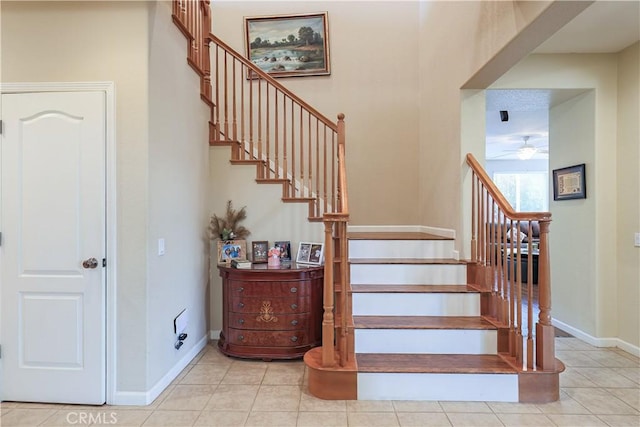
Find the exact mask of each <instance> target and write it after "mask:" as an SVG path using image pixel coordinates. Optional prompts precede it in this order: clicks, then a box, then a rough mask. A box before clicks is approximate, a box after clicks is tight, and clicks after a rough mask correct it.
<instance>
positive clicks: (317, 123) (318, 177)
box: [314, 119, 320, 217]
mask: <svg viewBox="0 0 640 427" xmlns="http://www.w3.org/2000/svg"><path fill="white" fill-rule="evenodd" d="M314 121H315V122H316V171H315V173H314V175H315V177H316V195H315V199H316V202H315V216H316V217H319V216H320V127H319V126H320V124H319V122H318V119H315V120H314Z"/></svg>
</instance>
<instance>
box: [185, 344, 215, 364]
mask: <svg viewBox="0 0 640 427" xmlns="http://www.w3.org/2000/svg"><path fill="white" fill-rule="evenodd" d="M210 350H211V345H205V346H204V348H203V349H202V350H200V351H199V352H198V354H196V355H195V357H194V358H193V359H191V361H190V362H189V364H190V365H195V364H196V363H198V362H199V361H200V359H201V358H202V356H204V355H205V354H206V353H208V352H209V351H210Z"/></svg>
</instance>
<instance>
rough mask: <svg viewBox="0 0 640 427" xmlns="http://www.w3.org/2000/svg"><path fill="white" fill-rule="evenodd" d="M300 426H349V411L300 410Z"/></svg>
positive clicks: (298, 424)
mask: <svg viewBox="0 0 640 427" xmlns="http://www.w3.org/2000/svg"><path fill="white" fill-rule="evenodd" d="M297 426H298V427H347V426H348V423H347V413H346V411H343V412H327V411H323V412H300V413H299V414H298V422H297Z"/></svg>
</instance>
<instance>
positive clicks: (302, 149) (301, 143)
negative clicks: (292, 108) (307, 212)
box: [298, 105, 304, 197]
mask: <svg viewBox="0 0 640 427" xmlns="http://www.w3.org/2000/svg"><path fill="white" fill-rule="evenodd" d="M303 128H304V118H303V114H302V105H300V124H299V132H300V134H299V135H298V138H299V139H300V144H299V146H300V181H299V185H300V190H299V191H300V197H304V129H303Z"/></svg>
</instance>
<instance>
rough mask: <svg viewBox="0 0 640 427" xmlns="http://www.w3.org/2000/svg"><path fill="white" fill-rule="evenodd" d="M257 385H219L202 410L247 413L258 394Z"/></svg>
mask: <svg viewBox="0 0 640 427" xmlns="http://www.w3.org/2000/svg"><path fill="white" fill-rule="evenodd" d="M259 387H260V386H257V385H243V384H221V385H219V386H218V388H216V391H215V392H213V396H211V399H210V400H209V403H207V406H206V407H205V408H204V409H205V410H207V411H245V412H249V411H250V410H251V407H252V406H253V402H254V401H255V400H256V395H257V394H258V388H259Z"/></svg>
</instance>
